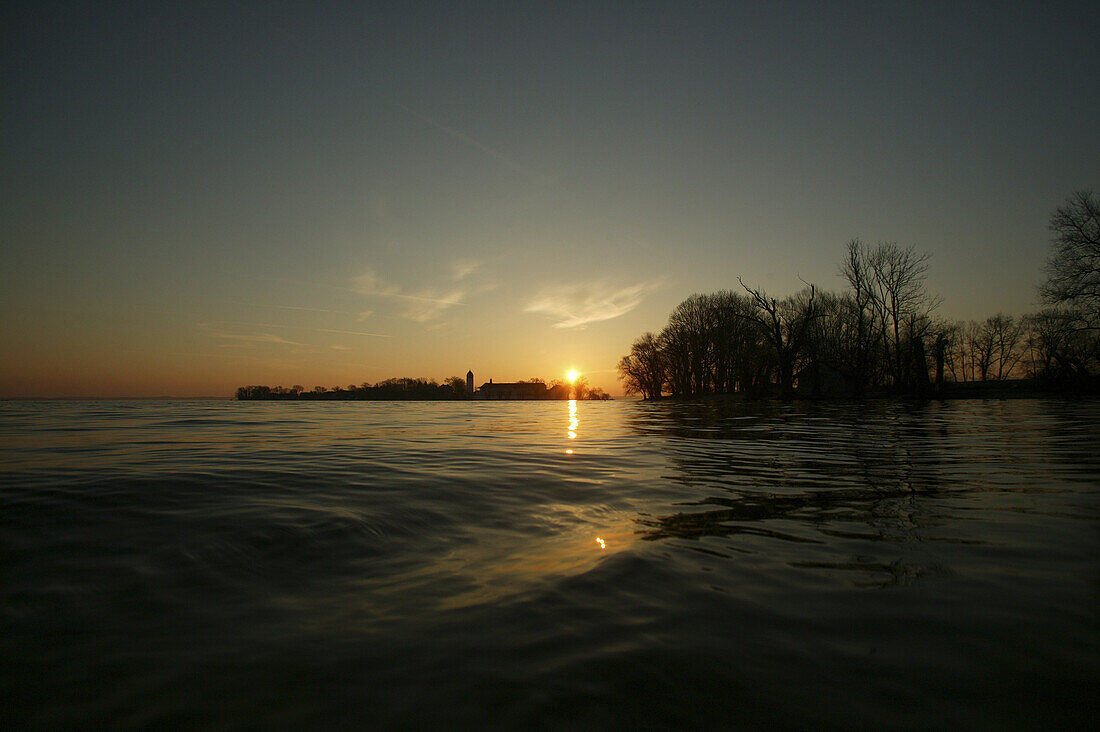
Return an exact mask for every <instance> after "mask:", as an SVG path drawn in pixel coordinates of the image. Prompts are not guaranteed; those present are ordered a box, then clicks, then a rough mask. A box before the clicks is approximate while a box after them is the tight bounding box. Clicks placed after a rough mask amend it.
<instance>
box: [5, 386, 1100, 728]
mask: <svg viewBox="0 0 1100 732" xmlns="http://www.w3.org/2000/svg"><path fill="white" fill-rule="evenodd" d="M1098 447H1100V401H1097V400H1095V399H1093V400H1084V401H1081V400H1075V401H1058V400H1015V401H957V402H948V403H935V402H934V403H932V404H928V405H923V406H918V405H906V404H898V403H893V402H868V403H865V404H856V403H842V404H786V405H784V404H772V403H767V404H761V403H757V404H732V405H725V406H716V405H685V404H671V403H661V404H647V403H639V402H631V401H615V402H603V403H594V402H591V403H590V402H582V403H574V404H570V403H566V402H537V403H533V402H527V403H524V402H506V403H491V404H490V403H469V402H465V403H439V402H436V403H433V402H417V403H379V402H342V403H331V402H330V403H262V402H247V403H238V402H231V401H211V402H186V401H177V402H171V401H167V402H147V401H140V402H139V401H135V402H122V401H120V402H41V403H34V402H2V403H0V723H6V724H3V726H5V727H11V726H13V725H14V726H17V727H32V728H42V729H58V728H65V727H79V728H87V727H96V726H104V725H109V726H125V727H138V726H151V727H161V726H177V727H178V726H185V727H191V726H199V727H218V728H237V727H269V726H280V727H285V726H328V727H332V726H341V725H357V726H359V725H365V726H371V725H374V726H392V727H407V726H418V725H439V726H444V727H445V726H447V725H451V724H461V725H479V726H506V727H515V728H521V727H522V728H526V727H536V728H548V727H549V728H554V727H567V728H576V727H582V728H618V727H637V726H654V727H666V726H675V727H708V728H719V727H721V728H729V727H739V726H742V727H743V726H759V725H763V724H765V723H779V724H781V725H785V726H822V725H824V726H833V727H846V726H853V725H855V726H863V727H867V726H875V727H879V726H886V727H905V728H923V727H929V726H945V725H959V724H962V725H967V726H978V727H988V728H1004V727H1009V728H1030V727H1035V726H1051V727H1057V726H1064V725H1071V726H1084V725H1086V724H1088V720H1089V719H1090V718H1091V715H1092V713H1093V710H1094V707H1095V700H1094V697H1095V695H1096V691H1097V678H1098V670H1100V622H1098V615H1097V608H1098V607H1100V602H1098V601H1100V457H1098V454H1100V450H1098Z"/></svg>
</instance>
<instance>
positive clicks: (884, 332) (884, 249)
mask: <svg viewBox="0 0 1100 732" xmlns="http://www.w3.org/2000/svg"><path fill="white" fill-rule="evenodd" d="M929 258H930V255H929V254H928V253H927V252H921V253H917V251H916V250H915V249H914V248H913V247H912V246H908V247H905V248H901V247H899V246H898V245H897V243H895V242H883V243H880V244H878V246H876V247H875V249H874V250H872V251H871V252H870V253H869V255H868V257H867V263H868V264H869V265H870V269H871V275H872V276H871V285H870V289H871V293H872V299H871V306H872V308H873V310H874V312H875V315H876V317H877V320H878V325H879V329H880V335H881V338H882V348H883V357H884V358H885V360H886V370H887V371H888V372H889V373H891V374H892V376H893V381H894V386H895V388H901V387H904V386H905V385H906V384H907V381H908V380H907V378H906V370H907V369H906V365H907V364H908V363H909V362H911V360H912V358H911V355H910V354H908V353H907V350H908V346H909V345H910V344H911V343H913V341H914V339H915V338H917V337H919V336H920V335H922V334H921V333H920V332H913V329H914V327H916V326H920V325H927V324H928V322H929V320H928V314H929V313H931V312H932V310H934V309H935V308H936V306H937V305H939V300H938V298H933V297H929V296H928V295H927V294H926V293H925V291H924V280H925V277H926V276H927V273H928V260H929ZM907 324H908V325H909V326H910V327H909V329H908V330H907V328H906V325H907Z"/></svg>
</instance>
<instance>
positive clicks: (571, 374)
mask: <svg viewBox="0 0 1100 732" xmlns="http://www.w3.org/2000/svg"><path fill="white" fill-rule="evenodd" d="M578 376H580V374H578V373H577V372H576V371H573V370H572V369H570V371H569V373H568V374H566V375H565V378H567V379H569V383H570V384H572V383H573V382H574V381H576V380H577V377H578Z"/></svg>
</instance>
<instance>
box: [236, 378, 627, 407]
mask: <svg viewBox="0 0 1100 732" xmlns="http://www.w3.org/2000/svg"><path fill="white" fill-rule="evenodd" d="M521 381H524V382H526V383H533V384H544V385H548V386H549V387H551V388H553V387H555V386H558V385H565V386H568V387H569V389H568V391H567V393H569V394H570V395H572V396H573V397H574V398H576V399H592V400H607V399H610V398H611V397H610V396H609V395H608V394H607V392H605V391H604V390H603V389H600V388H599V387H590V386H588V382H587V381H586V380H585V379H584V377H580V378H578V379H577V380H576V382H574V383H573V384H572V385H568V384H565V382H563V381H561V380H558V379H555V380H552V381H550V382H549V384H547V382H545V381H543V380H542V379H540V378H538V377H535V378H531V379H525V380H521ZM236 396H237V399H238V400H241V401H256V400H260V401H263V400H269V401H292V400H301V401H335V400H350V401H406V400H407V401H447V400H456V399H467V398H469V396H470V395H468V394H467V393H466V380H465V379H463V378H462V377H461V376H450V377H448V378H446V379H444V380H443V383H439V382H437V381H436V380H435V379H423V378H415V379H413V378H408V377H402V378H392V379H385V380H384V381H379V382H378V383H377V384H371V383H369V382H363V383H362V384H360V385H359V386H356V385H355V384H348V385H347V386H346V387H342V386H333V387H328V388H326V387H324V386H315V387H313V389H310V390H306V389H305V388H304V387H302V386H301V385H300V384H295V385H294V386H291V387H285V386H256V385H249V386H242V387H239V388H238V389H237V394H236Z"/></svg>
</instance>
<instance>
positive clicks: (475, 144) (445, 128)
mask: <svg viewBox="0 0 1100 732" xmlns="http://www.w3.org/2000/svg"><path fill="white" fill-rule="evenodd" d="M397 108H398V109H400V110H401V111H403V112H405V113H406V114H409V115H412V116H413V117H416V118H417V119H418V120H420V121H421V122H424V123H425V124H428V125H431V126H432V127H434V128H435V129H437V130H439V131H440V132H442V133H443V134H445V135H447V136H449V137H452V138H454V139H455V140H458V141H459V142H461V143H464V144H466V145H468V146H470V147H472V148H474V149H475V150H478V151H480V152H482V153H484V154H485V155H488V156H489V157H491V158H492V159H493V160H496V161H497V162H498V163H500V164H501V165H503V166H504V167H506V168H509V169H511V170H514V171H515V172H517V173H520V174H521V175H524V176H526V177H527V178H529V179H531V180H533V181H536V182H541V181H542V180H543V178H542V176H539V175H538V174H537V173H535V172H534V171H533V170H530V169H528V168H526V167H525V166H523V165H521V164H520V163H518V162H516V161H515V160H513V159H512V158H510V157H508V156H507V155H505V154H504V153H502V152H500V151H499V150H495V149H493V148H491V147H489V146H488V145H486V144H485V143H484V142H481V141H480V140H476V139H474V138H473V137H470V136H469V135H467V134H466V133H464V132H461V131H459V130H456V129H455V128H454V127H451V126H449V125H445V124H443V123H442V122H440V121H438V120H435V119H432V118H431V117H429V116H428V115H426V114H421V113H420V112H417V111H416V110H415V109H413V108H411V107H407V106H405V105H404V104H398V105H397Z"/></svg>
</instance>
